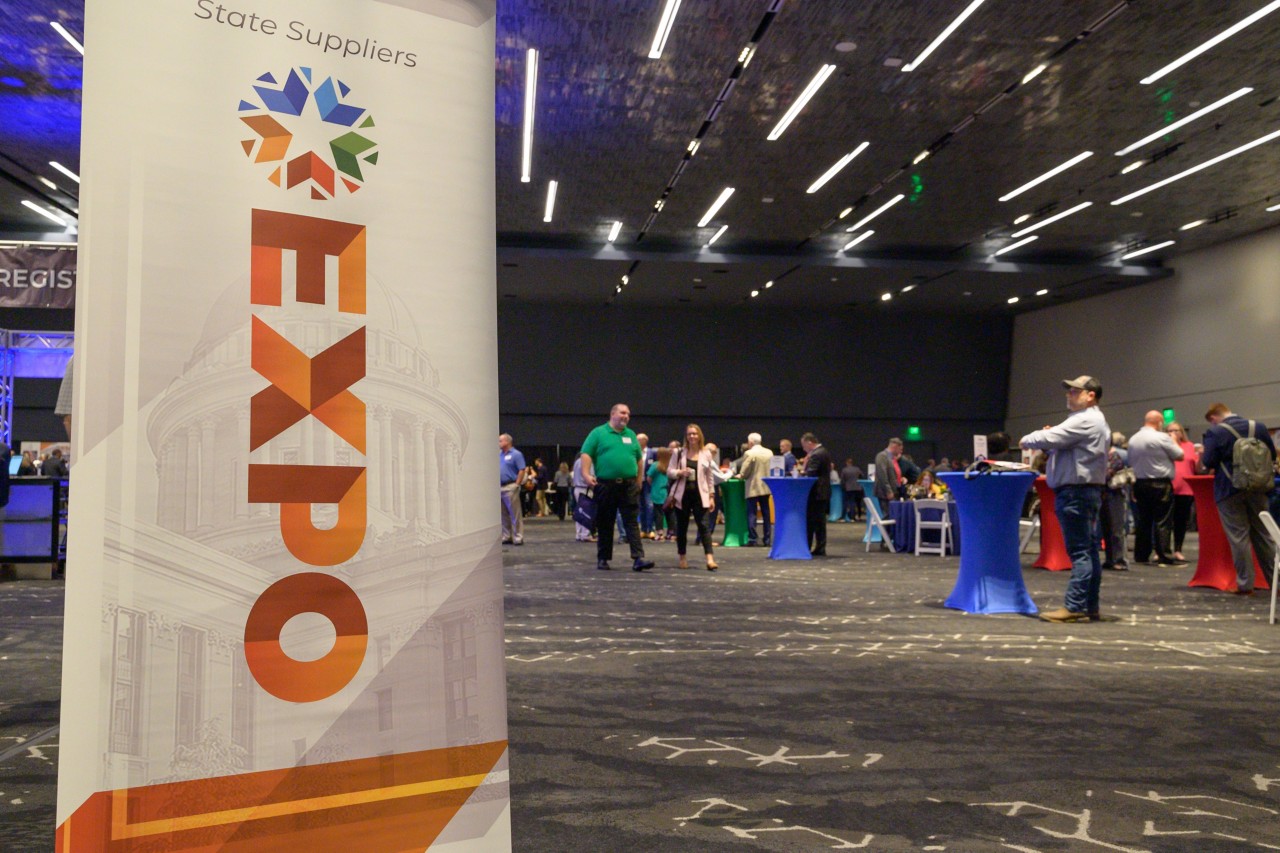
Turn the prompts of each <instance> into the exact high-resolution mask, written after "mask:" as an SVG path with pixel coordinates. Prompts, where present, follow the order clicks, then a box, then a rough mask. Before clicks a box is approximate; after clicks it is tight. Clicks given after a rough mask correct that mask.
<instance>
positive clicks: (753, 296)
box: [751, 290, 760, 299]
mask: <svg viewBox="0 0 1280 853" xmlns="http://www.w3.org/2000/svg"><path fill="white" fill-rule="evenodd" d="M759 295H760V291H758V290H753V291H751V298H752V299H755V298H756V297H757V296H759Z"/></svg>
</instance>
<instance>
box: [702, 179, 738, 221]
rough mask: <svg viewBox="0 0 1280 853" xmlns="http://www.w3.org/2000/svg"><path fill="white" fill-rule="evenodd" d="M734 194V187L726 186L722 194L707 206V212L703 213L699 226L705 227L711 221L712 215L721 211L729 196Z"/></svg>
mask: <svg viewBox="0 0 1280 853" xmlns="http://www.w3.org/2000/svg"><path fill="white" fill-rule="evenodd" d="M731 195H733V187H725V188H724V191H723V192H721V193H720V196H719V197H718V198H717V199H716V200H715V201H713V202H711V206H710V207H708V208H707V212H706V213H704V214H702V218H701V219H699V220H698V227H699V228H705V227H706V225H707V223H708V222H710V221H711V217H713V216H715V215H716V214H717V213H719V212H720V208H722V207H724V203H725V202H726V201H728V200H729V196H731Z"/></svg>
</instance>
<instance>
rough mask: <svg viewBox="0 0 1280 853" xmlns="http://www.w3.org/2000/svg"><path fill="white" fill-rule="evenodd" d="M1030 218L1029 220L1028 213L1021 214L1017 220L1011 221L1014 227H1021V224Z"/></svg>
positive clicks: (1029, 215)
mask: <svg viewBox="0 0 1280 853" xmlns="http://www.w3.org/2000/svg"><path fill="white" fill-rule="evenodd" d="M1030 218H1031V214H1030V213H1024V214H1022V215H1021V216H1019V217H1018V218H1017V219H1015V220H1013V224H1014V225H1021V224H1022V223H1024V222H1026V221H1027V220H1028V219H1030Z"/></svg>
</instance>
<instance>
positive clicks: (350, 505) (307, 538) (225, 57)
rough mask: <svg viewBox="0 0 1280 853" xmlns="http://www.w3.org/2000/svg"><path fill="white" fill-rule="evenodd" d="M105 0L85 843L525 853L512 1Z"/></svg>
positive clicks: (83, 478) (89, 503) (77, 788)
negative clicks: (506, 539)
mask: <svg viewBox="0 0 1280 853" xmlns="http://www.w3.org/2000/svg"><path fill="white" fill-rule="evenodd" d="M86 5H87V8H86V47H87V55H86V59H85V89H84V128H83V152H82V161H81V171H82V173H83V181H84V183H83V186H82V201H83V206H82V212H81V222H82V232H81V241H80V252H81V256H80V270H79V272H80V278H79V284H78V288H77V289H78V290H79V293H78V294H77V298H76V302H77V304H76V335H77V339H76V349H77V356H78V357H77V359H76V365H77V370H76V398H75V400H76V402H75V417H74V420H73V423H74V426H75V430H76V434H75V436H74V443H75V446H76V465H75V472H74V473H75V478H74V479H75V494H74V497H73V499H72V504H71V508H70V509H71V515H70V525H69V532H70V542H69V548H70V550H69V560H68V569H67V577H68V580H67V610H66V640H65V661H64V665H63V693H62V696H63V705H62V753H61V761H60V772H59V791H58V824H59V826H58V830H57V846H58V849H59V850H60V851H76V853H80V851H135V850H136V851H143V850H146V851H153V850H154V851H196V850H200V851H213V850H218V851H305V852H306V853H318V851H343V853H350V851H361V853H381V851H386V852H387V853H391V851H409V850H426V849H428V848H443V849H448V850H450V851H455V850H456V851H472V850H474V851H485V853H488V851H495V850H508V849H510V821H509V808H508V804H509V790H508V776H507V748H506V736H507V735H506V695H505V684H504V674H503V653H502V652H503V650H502V559H501V554H500V552H499V547H498V544H497V543H498V532H497V521H498V520H497V512H496V504H497V502H496V501H495V500H494V484H495V483H496V482H497V471H496V470H494V466H495V464H496V463H495V457H494V454H493V453H492V447H491V440H492V436H494V435H496V434H497V432H498V429H497V346H496V326H495V323H496V319H495V318H496V306H495V301H496V300H495V291H496V288H495V282H494V275H495V273H494V231H495V228H494V209H493V207H494V201H493V200H494V188H493V181H494V177H493V168H494V167H493V163H494V156H493V62H494V60H493V57H494V8H493V0H475V2H473V0H249V2H248V4H247V5H245V4H241V5H240V6H239V7H237V9H236V10H235V11H232V10H231V9H229V8H228V7H226V6H225V5H223V4H221V3H220V2H217V0H130V2H128V3H118V2H110V0H88V2H87V4H86Z"/></svg>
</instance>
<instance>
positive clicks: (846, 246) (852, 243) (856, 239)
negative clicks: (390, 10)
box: [832, 231, 876, 281]
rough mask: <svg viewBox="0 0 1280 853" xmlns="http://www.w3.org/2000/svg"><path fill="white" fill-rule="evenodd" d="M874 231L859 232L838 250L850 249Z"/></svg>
mask: <svg viewBox="0 0 1280 853" xmlns="http://www.w3.org/2000/svg"><path fill="white" fill-rule="evenodd" d="M874 233H876V232H874V231H866V232H864V233H862V234H859V235H858V236H857V237H854V238H853V239H852V240H850V241H849V242H848V243H845V244H844V248H843V249H841V250H840V251H842V252H847V251H849V250H850V249H852V248H853V247H854V246H856V245H858V244H859V243H861V242H862V241H863V240H865V239H867V238H868V237H870V236H871V235H872V234H874ZM832 281H835V279H832Z"/></svg>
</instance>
